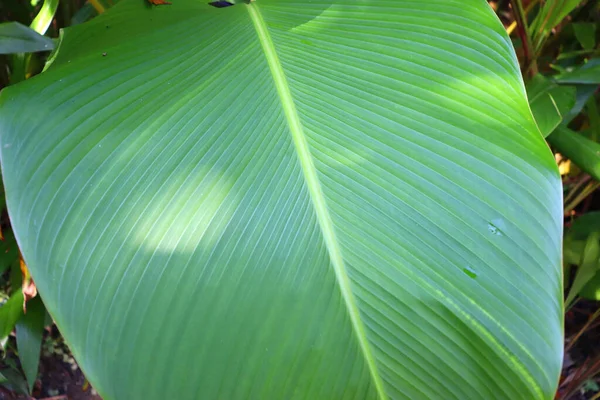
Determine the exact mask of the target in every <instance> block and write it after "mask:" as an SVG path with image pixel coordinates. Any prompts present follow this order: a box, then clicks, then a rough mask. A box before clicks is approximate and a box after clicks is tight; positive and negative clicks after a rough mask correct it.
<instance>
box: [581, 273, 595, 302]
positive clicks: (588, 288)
mask: <svg viewBox="0 0 600 400" xmlns="http://www.w3.org/2000/svg"><path fill="white" fill-rule="evenodd" d="M579 295H580V296H581V297H583V298H585V299H588V300H596V301H598V300H600V271H598V272H596V274H595V275H594V276H593V277H592V278H591V279H590V280H589V281H588V283H586V284H585V286H584V287H583V288H582V289H581V290H580V291H579Z"/></svg>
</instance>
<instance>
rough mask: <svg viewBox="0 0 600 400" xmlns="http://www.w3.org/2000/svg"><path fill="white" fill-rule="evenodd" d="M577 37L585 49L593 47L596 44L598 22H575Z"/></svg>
mask: <svg viewBox="0 0 600 400" xmlns="http://www.w3.org/2000/svg"><path fill="white" fill-rule="evenodd" d="M573 31H574V32H575V37H576V38H577V40H578V41H579V43H580V44H581V47H583V48H584V49H587V50H589V49H593V48H594V47H595V46H596V24H594V23H591V22H579V23H574V24H573Z"/></svg>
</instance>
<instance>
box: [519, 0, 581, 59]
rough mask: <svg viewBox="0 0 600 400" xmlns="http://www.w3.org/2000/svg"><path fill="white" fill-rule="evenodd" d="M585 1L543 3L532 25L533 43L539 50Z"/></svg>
mask: <svg viewBox="0 0 600 400" xmlns="http://www.w3.org/2000/svg"><path fill="white" fill-rule="evenodd" d="M583 1H584V0H548V1H545V2H543V3H542V6H541V8H540V9H539V11H538V13H537V14H536V17H535V19H534V20H533V22H532V24H531V31H532V32H533V33H532V35H533V43H534V45H535V48H536V50H539V49H540V48H541V47H542V45H543V43H544V41H545V39H546V38H547V36H548V35H549V34H550V32H551V31H552V29H554V27H555V26H557V25H558V24H560V22H561V21H562V20H563V19H564V18H565V17H566V16H567V15H569V13H571V11H573V10H574V9H575V8H576V7H577V6H578V5H579V4H581V3H582V2H583Z"/></svg>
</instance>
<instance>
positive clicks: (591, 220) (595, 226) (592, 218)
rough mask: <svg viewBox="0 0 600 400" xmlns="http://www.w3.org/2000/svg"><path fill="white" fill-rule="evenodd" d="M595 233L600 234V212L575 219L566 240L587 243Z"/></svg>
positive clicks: (588, 213) (567, 232)
mask: <svg viewBox="0 0 600 400" xmlns="http://www.w3.org/2000/svg"><path fill="white" fill-rule="evenodd" d="M594 232H600V211H590V212H587V213H585V214H584V215H582V216H580V217H578V218H577V219H575V221H573V223H572V224H571V226H570V227H569V228H568V229H567V230H566V232H565V238H569V239H573V240H583V241H585V240H586V239H587V238H588V236H590V235H591V234H592V233H594Z"/></svg>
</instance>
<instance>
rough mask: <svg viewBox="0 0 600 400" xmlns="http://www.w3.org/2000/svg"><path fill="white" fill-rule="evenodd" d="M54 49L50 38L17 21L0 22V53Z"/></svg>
mask: <svg viewBox="0 0 600 400" xmlns="http://www.w3.org/2000/svg"><path fill="white" fill-rule="evenodd" d="M52 49H54V42H53V41H52V39H50V38H48V37H46V36H42V35H40V34H39V33H37V32H36V31H34V30H33V29H31V28H29V27H27V26H25V25H21V24H20V23H18V22H5V23H2V24H0V54H13V53H33V52H37V51H50V50H52Z"/></svg>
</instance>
